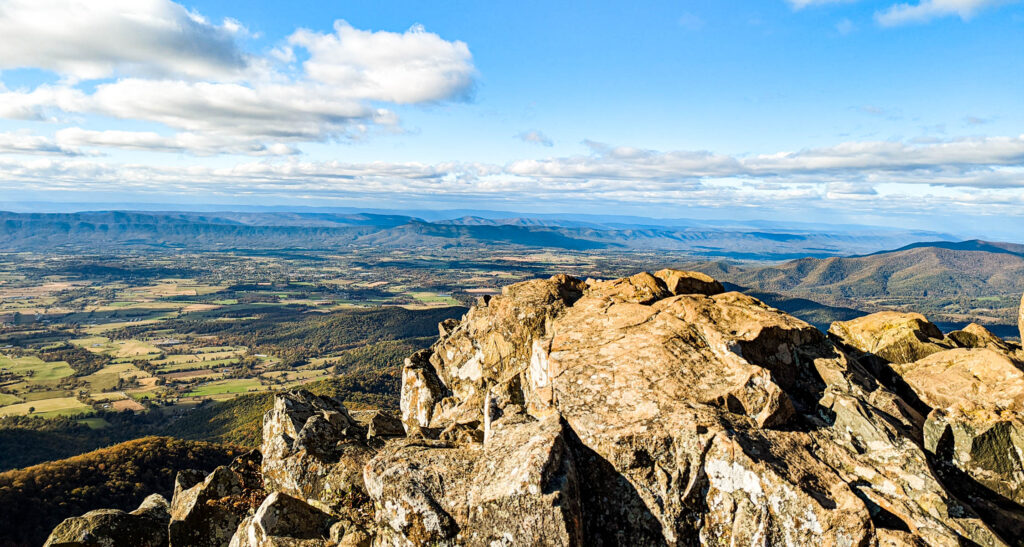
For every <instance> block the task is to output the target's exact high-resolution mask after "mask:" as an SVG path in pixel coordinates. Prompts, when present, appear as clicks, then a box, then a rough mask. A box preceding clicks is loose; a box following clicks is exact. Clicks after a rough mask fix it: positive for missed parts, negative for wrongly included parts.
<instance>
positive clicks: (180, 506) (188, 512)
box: [167, 451, 265, 547]
mask: <svg viewBox="0 0 1024 547" xmlns="http://www.w3.org/2000/svg"><path fill="white" fill-rule="evenodd" d="M259 465H260V458H259V452H256V451H253V452H251V453H249V454H246V455H244V456H240V457H238V458H236V459H235V461H234V462H232V463H231V465H226V466H221V467H218V468H216V469H214V470H213V472H212V473H210V474H209V475H207V476H206V477H205V478H203V479H202V480H201V481H199V482H195V481H196V479H197V476H196V474H195V473H194V472H188V473H179V476H178V478H177V480H176V481H175V492H174V497H173V498H172V499H171V505H170V516H171V520H170V525H169V526H168V527H167V532H168V536H169V545H171V546H172V547H186V546H187V547H221V546H226V545H228V543H229V542H230V541H231V537H232V536H233V535H234V533H235V530H236V529H237V528H238V525H239V523H240V522H241V521H242V519H244V518H245V517H246V516H247V515H248V514H249V512H250V511H252V509H253V507H254V506H255V505H257V504H259V502H260V501H261V500H262V499H263V497H264V496H265V493H264V492H263V484H262V479H261V477H260V475H259Z"/></svg>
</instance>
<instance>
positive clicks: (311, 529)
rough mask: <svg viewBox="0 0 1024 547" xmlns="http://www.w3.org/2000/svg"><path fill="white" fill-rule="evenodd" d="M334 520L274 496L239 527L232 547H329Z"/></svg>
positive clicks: (303, 504) (301, 503)
mask: <svg viewBox="0 0 1024 547" xmlns="http://www.w3.org/2000/svg"><path fill="white" fill-rule="evenodd" d="M335 520H336V519H335V518H333V517H332V516H331V515H328V514H327V513H324V512H323V511H320V510H319V509H317V508H315V507H312V506H310V505H309V504H307V503H306V502H304V501H302V500H298V499H295V498H293V497H291V496H289V495H288V494H282V493H281V492H273V493H271V494H270V495H269V496H267V498H266V499H265V500H263V503H262V504H261V505H260V506H259V508H258V509H256V513H255V514H254V515H253V516H251V517H248V518H246V519H245V520H244V521H242V523H241V524H240V525H239V526H238V530H237V531H236V532H235V535H234V536H233V537H232V538H231V544H230V547H300V546H301V547H327V545H328V544H329V543H328V540H329V538H330V533H331V525H332V524H333V523H334V522H335Z"/></svg>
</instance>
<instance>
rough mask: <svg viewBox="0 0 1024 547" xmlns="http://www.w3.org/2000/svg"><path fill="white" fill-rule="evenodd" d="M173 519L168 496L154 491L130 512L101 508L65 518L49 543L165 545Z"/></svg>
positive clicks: (71, 546) (63, 546)
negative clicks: (168, 524) (169, 523)
mask: <svg viewBox="0 0 1024 547" xmlns="http://www.w3.org/2000/svg"><path fill="white" fill-rule="evenodd" d="M170 519H171V517H170V514H169V513H168V504H167V500H166V499H164V498H163V496H160V495H159V494H153V495H151V496H149V497H148V498H146V499H145V500H144V501H143V502H142V504H141V505H139V507H138V509H135V510H134V511H132V512H130V513H126V512H124V511H120V510H117V509H98V510H96V511H89V512H88V513H86V514H84V515H82V516H80V517H72V518H69V519H65V520H64V522H61V523H60V524H58V525H57V527H56V528H54V530H53V532H51V533H50V537H49V538H47V540H46V543H45V547H158V546H159V547H163V546H165V545H167V523H168V521H170Z"/></svg>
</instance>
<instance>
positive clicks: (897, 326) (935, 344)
mask: <svg viewBox="0 0 1024 547" xmlns="http://www.w3.org/2000/svg"><path fill="white" fill-rule="evenodd" d="M828 332H829V334H831V335H832V336H833V337H835V338H836V339H837V340H838V341H839V342H840V343H842V344H844V345H845V346H846V347H847V348H849V349H852V350H853V351H854V353H855V354H857V355H858V356H860V355H873V356H876V357H879V358H881V359H884V360H885V361H887V362H889V363H897V364H902V363H911V362H914V361H917V360H918V359H923V358H925V357H927V356H929V355H931V354H933V353H938V352H940V351H943V350H946V349H951V348H952V347H954V346H953V345H952V344H951V343H950V342H949V341H947V340H946V339H945V336H943V334H942V331H941V330H939V328H938V327H936V326H935V325H934V324H932V323H931V322H929V321H928V320H927V319H925V317H924V316H923V315H921V314H919V313H899V312H892V311H885V312H879V313H873V314H871V315H866V316H864V317H858V318H857V319H853V320H851V321H838V322H836V323H832V326H831V327H830V328H829V329H828Z"/></svg>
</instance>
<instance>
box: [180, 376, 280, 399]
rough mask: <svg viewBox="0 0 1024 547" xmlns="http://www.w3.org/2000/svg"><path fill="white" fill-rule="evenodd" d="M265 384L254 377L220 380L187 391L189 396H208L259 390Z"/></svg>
mask: <svg viewBox="0 0 1024 547" xmlns="http://www.w3.org/2000/svg"><path fill="white" fill-rule="evenodd" d="M262 388H263V384H261V383H260V381H259V380H255V379H252V378H246V379H235V380H218V381H216V382H210V383H208V384H204V385H202V386H199V387H198V388H196V389H195V390H193V391H190V392H188V393H186V394H185V395H186V396H188V397H207V396H210V395H221V394H228V393H246V392H248V391H250V390H253V389H255V390H259V389H262Z"/></svg>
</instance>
